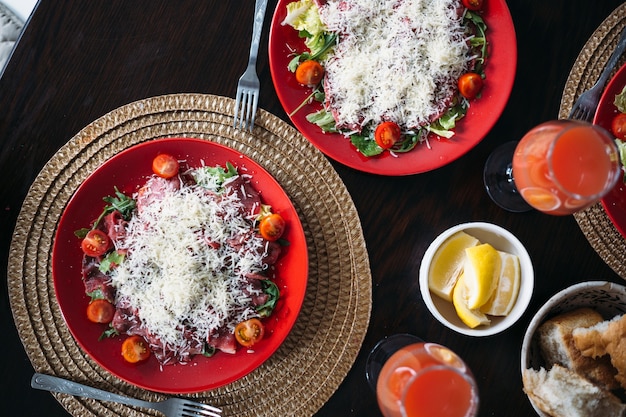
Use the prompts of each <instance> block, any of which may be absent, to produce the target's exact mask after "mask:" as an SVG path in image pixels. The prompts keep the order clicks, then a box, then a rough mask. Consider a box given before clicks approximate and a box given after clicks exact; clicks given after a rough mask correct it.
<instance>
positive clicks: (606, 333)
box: [572, 314, 626, 389]
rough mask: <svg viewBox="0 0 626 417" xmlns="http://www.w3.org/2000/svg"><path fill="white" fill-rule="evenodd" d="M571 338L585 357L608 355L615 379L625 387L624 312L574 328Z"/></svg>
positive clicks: (625, 328)
mask: <svg viewBox="0 0 626 417" xmlns="http://www.w3.org/2000/svg"><path fill="white" fill-rule="evenodd" d="M572 339H573V341H574V345H575V347H576V348H577V349H578V350H579V351H580V352H581V353H582V354H583V355H585V356H586V357H587V356H588V357H591V358H595V357H602V358H605V357H608V358H609V360H610V362H611V364H612V365H613V367H614V368H615V369H616V370H617V375H616V376H615V379H616V380H617V381H618V382H619V383H620V385H621V386H622V388H624V389H626V314H624V315H619V316H616V317H615V318H613V319H612V320H608V321H602V322H600V323H598V324H595V325H593V326H591V327H588V328H581V329H576V330H574V332H573V335H572ZM602 355H608V356H602Z"/></svg>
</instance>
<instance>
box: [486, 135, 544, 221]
mask: <svg viewBox="0 0 626 417" xmlns="http://www.w3.org/2000/svg"><path fill="white" fill-rule="evenodd" d="M516 147H517V142H506V143H504V144H502V145H500V146H498V147H497V148H496V149H494V151H493V152H492V153H491V155H489V158H487V161H486V162H485V168H484V171H483V182H484V184H485V189H486V190H487V194H489V197H491V199H492V200H493V202H494V203H496V204H497V205H498V206H500V207H501V208H503V209H504V210H507V211H510V212H513V213H523V212H526V211H530V210H532V209H533V208H532V207H531V206H530V205H529V204H528V203H527V202H526V200H524V198H522V196H521V195H520V193H519V191H517V188H516V187H515V182H513V168H512V167H511V164H512V162H511V161H512V160H513V153H514V152H515V148H516Z"/></svg>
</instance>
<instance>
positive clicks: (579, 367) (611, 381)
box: [537, 308, 619, 390]
mask: <svg viewBox="0 0 626 417" xmlns="http://www.w3.org/2000/svg"><path fill="white" fill-rule="evenodd" d="M602 321H604V318H603V317H602V316H601V315H600V314H599V313H598V312H597V311H595V310H593V309H590V308H580V309H577V310H573V311H569V312H567V313H563V314H560V315H558V316H556V317H553V318H551V319H550V320H547V321H546V322H544V323H543V324H542V325H541V326H540V327H539V328H538V329H537V335H538V342H539V347H540V349H541V355H542V356H543V358H544V361H545V363H546V366H547V367H548V368H549V367H550V366H552V364H559V365H563V366H564V367H566V368H568V369H571V370H572V371H574V372H576V373H578V374H580V375H581V376H583V377H584V378H587V379H588V380H589V381H591V382H593V383H595V384H597V385H599V386H600V387H602V388H605V389H608V390H614V389H617V388H619V384H618V383H617V381H616V380H615V375H616V373H617V371H616V370H615V368H613V366H612V365H611V362H610V360H609V358H608V356H602V355H599V356H598V357H597V358H595V357H590V356H589V355H586V356H584V355H583V354H582V353H581V352H580V350H579V349H577V348H576V345H575V344H574V339H573V337H572V333H573V331H574V330H575V329H578V328H586V327H590V326H593V325H595V324H597V323H601V322H602Z"/></svg>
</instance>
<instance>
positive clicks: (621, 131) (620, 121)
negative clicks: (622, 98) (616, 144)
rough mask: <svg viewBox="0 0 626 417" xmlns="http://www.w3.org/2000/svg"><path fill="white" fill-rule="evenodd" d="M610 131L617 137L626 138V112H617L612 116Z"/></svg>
mask: <svg viewBox="0 0 626 417" xmlns="http://www.w3.org/2000/svg"><path fill="white" fill-rule="evenodd" d="M611 131H612V132H613V134H614V135H615V137H616V138H617V139H620V140H626V113H619V114H618V115H616V116H615V117H614V118H613V121H612V123H611Z"/></svg>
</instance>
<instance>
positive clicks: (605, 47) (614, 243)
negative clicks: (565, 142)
mask: <svg viewBox="0 0 626 417" xmlns="http://www.w3.org/2000/svg"><path fill="white" fill-rule="evenodd" d="M625 26H626V3H624V4H622V5H621V6H619V7H618V8H617V9H615V10H614V11H613V13H611V15H610V16H609V17H607V18H606V19H605V20H604V21H603V22H602V24H601V25H600V26H599V27H598V28H597V29H596V30H595V32H594V33H593V35H592V36H591V38H589V40H588V41H587V43H586V44H585V46H584V47H583V49H582V51H581V52H580V54H579V55H578V58H577V59H576V62H575V63H574V66H573V67H572V69H571V71H570V74H569V77H568V79H567V82H566V83H565V89H564V91H563V97H562V98H561V107H560V109H559V118H566V117H567V116H568V115H569V112H570V110H571V109H572V106H573V105H574V101H575V100H576V99H577V98H578V96H579V95H580V94H582V93H583V91H585V90H587V89H589V88H591V86H592V85H593V84H594V83H595V82H596V81H597V80H598V78H599V77H600V73H601V72H602V70H603V69H604V67H605V65H606V62H607V61H608V60H609V56H610V55H611V53H612V52H613V49H615V46H616V45H617V40H618V38H619V36H620V34H621V32H622V30H623V29H624V27H625ZM624 62H626V56H624V57H622V58H621V61H620V65H621V64H622V63H624ZM620 65H618V66H617V67H616V70H615V72H616V71H617V69H619V67H620ZM574 218H575V219H576V221H577V222H578V225H579V226H580V228H581V230H582V231H583V233H584V234H585V236H586V237H587V240H588V241H589V243H590V244H591V246H592V247H593V248H594V249H595V251H596V252H597V253H598V254H599V255H600V257H601V258H602V259H603V260H604V261H605V262H606V263H607V264H608V265H609V266H610V267H611V268H612V269H613V270H614V271H615V272H616V273H617V274H618V275H619V276H621V277H622V278H624V279H626V239H624V237H623V236H622V235H621V233H620V232H619V231H618V230H617V229H616V228H615V226H614V225H613V223H612V222H611V219H610V218H609V217H608V215H607V214H606V212H605V211H604V208H603V207H602V204H601V203H597V204H595V205H593V206H592V207H590V208H588V209H587V210H584V211H582V212H579V213H576V214H574Z"/></svg>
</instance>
